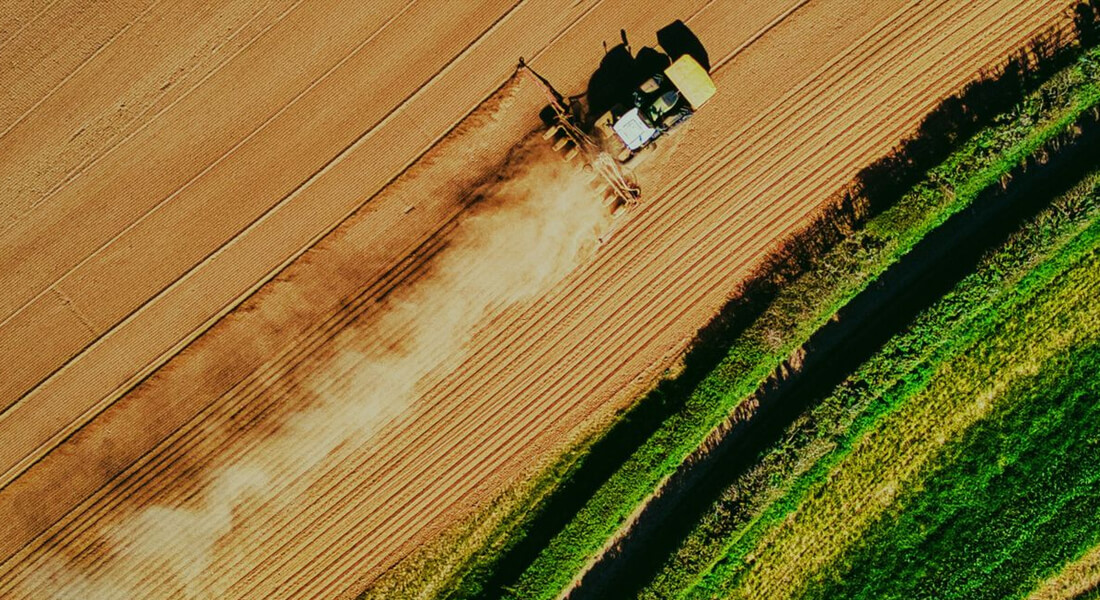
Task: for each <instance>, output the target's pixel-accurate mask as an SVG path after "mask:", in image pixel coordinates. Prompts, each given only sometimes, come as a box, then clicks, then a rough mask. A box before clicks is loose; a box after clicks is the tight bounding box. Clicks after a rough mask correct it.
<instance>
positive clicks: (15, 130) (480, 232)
mask: <svg viewBox="0 0 1100 600" xmlns="http://www.w3.org/2000/svg"><path fill="white" fill-rule="evenodd" d="M1067 7H1068V5H1067V3H1066V2H1064V1H1062V0H983V1H978V2H957V1H951V0H908V1H904V0H877V1H875V2H857V1H854V0H780V1H779V2H774V1H764V0H742V1H740V2H736V3H734V2H727V1H720V0H719V1H715V0H710V1H703V0H699V1H690V0H670V1H669V2H664V3H660V4H659V5H651V6H647V7H646V10H644V11H640V10H638V7H637V3H630V2H626V1H625V0H582V1H579V2H574V3H571V4H570V5H569V6H568V7H565V6H563V4H562V3H560V2H552V1H550V0H518V1H516V0H508V1H498V0H476V1H475V0H469V1H466V2H430V3H423V2H414V1H412V0H399V1H395V2H393V1H379V2H369V3H367V2H355V1H350V0H348V1H339V0H320V1H313V2H303V1H301V0H236V1H231V2H225V3H214V4H211V5H209V6H207V5H203V6H202V7H196V5H195V3H188V2H173V1H170V0H144V1H126V2H112V3H97V4H90V3H86V2H78V1H68V0H54V1H53V2H49V3H41V2H28V1H26V0H15V1H13V2H9V3H7V4H6V5H5V7H4V9H3V10H2V11H0V12H2V13H3V14H2V15H0V84H2V85H0V89H3V90H4V93H3V94H2V95H0V190H2V191H3V194H2V196H0V369H2V371H0V521H2V522H4V523H5V532H4V534H3V535H2V536H0V596H3V597H9V596H10V597H41V596H44V595H46V596H49V595H51V594H54V595H56V594H61V593H64V592H72V593H75V594H77V595H84V596H86V595H88V594H90V593H94V594H97V595H109V594H114V593H117V594H120V595H123V596H125V595H127V592H129V593H133V592H134V591H135V590H139V591H140V592H141V594H140V595H142V596H145V597H158V596H173V595H185V594H190V595H196V596H204V595H205V596H210V597H219V598H220V597H243V596H254V597H288V598H290V597H313V596H319V597H332V596H344V595H352V594H354V593H355V592H356V591H357V590H359V589H361V587H362V585H363V583H364V582H365V581H367V580H369V579H371V578H372V577H376V576H377V575H378V574H379V573H381V572H383V571H384V570H385V569H386V568H387V567H388V566H391V565H393V564H394V562H395V561H397V560H399V559H400V558H402V557H403V556H405V555H407V554H408V553H409V552H410V551H411V550H412V549H414V548H415V547H416V546H417V545H418V544H421V543H423V542H425V541H426V540H429V539H431V537H432V536H433V535H434V534H437V533H438V532H439V531H440V530H441V529H443V528H444V527H446V526H447V525H449V524H451V523H454V522H456V521H457V520H459V519H462V518H463V517H465V516H468V515H469V514H470V513H471V511H474V510H477V509H478V508H479V507H480V506H482V505H483V503H484V502H485V501H487V500H488V499H489V498H492V497H493V496H494V495H495V494H496V493H497V492H498V491H499V490H501V489H502V488H503V487H504V486H505V485H507V484H508V483H510V482H513V481H515V480H516V479H517V478H519V477H521V476H522V475H523V474H526V473H530V472H531V469H532V466H533V465H537V464H539V463H540V461H544V460H547V459H549V458H552V457H553V456H554V453H555V451H557V450H561V449H562V448H564V447H565V445H566V444H567V443H568V442H569V440H570V439H572V438H573V437H574V436H576V435H577V434H578V432H580V431H581V430H582V429H584V428H586V427H590V426H591V425H592V424H593V423H595V422H598V421H599V420H600V419H601V418H604V417H606V416H608V415H610V414H611V413H612V412H614V411H615V410H616V409H618V408H621V407H623V406H624V405H625V404H626V403H628V402H629V401H630V400H631V399H632V397H633V395H632V394H633V393H634V392H636V391H637V389H638V388H639V387H640V386H641V385H644V384H645V383H646V382H648V381H651V380H652V378H653V377H654V376H655V374H657V373H659V372H660V371H661V370H663V369H664V368H665V367H667V366H668V365H669V363H670V362H671V361H673V360H674V359H675V357H676V356H677V355H678V353H679V352H680V351H681V350H682V349H683V348H684V345H685V344H686V343H687V340H688V339H689V338H690V336H691V335H692V333H693V332H694V331H696V330H697V329H698V328H699V327H700V326H701V325H702V324H704V323H705V322H706V320H707V319H708V318H709V317H710V316H711V315H713V314H714V313H715V311H716V310H717V309H718V307H719V306H721V304H722V303H723V302H724V300H725V299H726V298H727V295H728V294H729V293H730V292H731V291H732V290H733V289H734V287H735V286H736V284H737V282H738V281H739V280H742V279H743V278H745V277H746V276H747V275H749V274H750V273H751V271H752V269H753V268H754V266H755V265H756V264H757V263H758V262H759V261H760V259H761V258H762V257H763V256H764V255H765V254H766V253H767V252H768V251H769V250H770V249H772V248H773V247H774V246H775V245H776V244H777V243H778V242H779V241H780V240H782V239H784V238H785V237H786V236H789V235H790V234H792V233H793V232H795V231H797V229H798V228H799V227H801V226H803V225H805V224H806V223H807V222H808V221H809V219H811V218H812V217H813V216H814V215H815V213H816V212H817V211H818V209H819V208H820V207H821V206H822V204H823V203H824V202H826V201H827V200H828V199H829V198H830V196H831V195H832V194H834V193H835V192H837V191H838V190H840V189H841V188H843V186H845V185H846V184H847V183H848V182H849V181H851V179H852V177H853V176H854V175H855V174H856V172H857V171H858V170H859V169H860V168H861V167H863V166H865V165H866V164H868V163H869V162H870V161H872V160H874V159H875V158H877V157H879V156H881V155H883V154H885V153H886V152H888V151H889V150H890V149H891V148H892V147H893V146H894V145H895V144H897V143H898V142H899V141H900V140H901V139H902V138H903V137H905V136H906V135H908V134H910V133H911V132H913V131H914V130H915V128H916V126H917V124H918V123H919V121H920V119H921V118H922V117H923V115H924V114H925V113H926V112H927V111H928V110H930V109H931V108H932V107H933V106H935V105H936V103H937V102H938V101H939V100H941V99H942V98H944V97H945V96H947V95H950V94H952V93H954V92H956V91H957V90H958V89H959V88H961V87H962V86H963V85H964V84H966V83H967V82H968V81H971V80H973V79H975V78H976V77H978V76H979V75H980V74H981V72H982V71H983V70H985V69H989V68H993V67H995V66H996V65H998V64H1000V63H1002V62H1003V61H1004V60H1005V58H1006V57H1007V56H1008V55H1009V54H1010V53H1011V52H1013V51H1015V50H1016V49H1018V48H1020V47H1022V46H1023V45H1025V44H1026V43H1027V42H1028V41H1029V40H1030V39H1031V38H1032V37H1033V36H1035V35H1037V34H1039V33H1041V32H1043V31H1045V30H1047V29H1049V28H1051V27H1055V28H1062V29H1068V28H1069V25H1070V23H1069V20H1068V18H1067V12H1066V9H1067ZM675 19H683V20H684V21H685V22H686V23H687V24H688V26H689V27H691V29H692V30H693V31H694V32H695V33H696V35H697V36H698V37H699V39H700V40H701V41H702V42H703V44H704V45H705V46H706V48H707V51H708V53H709V56H710V61H711V64H712V76H713V77H714V79H715V81H716V83H717V85H718V89H719V94H718V95H716V96H715V97H714V99H713V100H712V101H711V102H710V103H709V104H708V105H707V106H706V107H704V108H703V109H702V110H701V111H699V113H698V114H697V115H695V116H694V117H693V118H692V119H691V121H689V122H688V124H687V125H685V126H684V127H683V128H681V129H680V130H678V131H677V132H676V133H675V134H674V136H672V137H670V138H668V139H667V140H662V142H661V143H660V144H659V148H658V150H657V153H656V155H655V156H653V157H652V158H651V159H650V160H649V161H648V162H647V163H645V164H644V165H643V166H642V167H641V168H640V169H639V172H638V176H639V178H640V182H641V184H642V187H643V191H644V196H643V201H642V203H641V204H640V205H639V206H638V207H637V208H636V209H635V210H633V211H632V212H631V214H630V216H629V218H628V220H627V221H625V222H624V223H622V224H621V226H620V228H619V229H618V231H617V232H616V234H615V236H614V237H613V238H612V240H611V242H610V243H608V244H606V245H604V246H603V247H601V248H600V249H599V250H598V251H595V252H581V254H580V255H579V258H577V257H575V256H574V253H572V249H573V248H572V246H571V245H570V246H569V248H568V249H569V250H570V252H569V253H563V254H562V255H561V256H558V257H557V258H558V259H559V260H556V261H547V262H552V263H553V266H554V267H555V268H556V270H557V271H561V273H565V275H564V276H560V277H559V276H558V275H561V273H557V272H556V273H555V276H554V277H549V278H540V277H533V278H527V277H521V278H519V279H509V276H508V273H510V272H513V271H515V272H520V271H522V272H524V273H528V272H530V271H534V270H538V269H541V268H543V266H542V264H541V263H540V262H539V261H538V260H534V262H532V260H533V259H535V258H544V257H546V256H547V254H546V252H548V251H558V250H562V248H560V247H559V246H558V245H555V244H556V243H557V242H560V241H561V240H552V241H553V242H554V243H551V242H549V241H546V240H542V239H541V238H540V237H539V235H541V232H543V231H545V230H547V229H548V228H549V230H552V231H557V229H555V227H558V225H560V223H559V222H558V221H561V222H569V221H571V220H576V217H577V215H583V214H584V213H585V211H584V210H571V211H567V212H566V213H563V214H562V215H560V216H561V219H559V220H554V219H553V218H551V217H548V216H546V215H543V216H541V217H538V218H537V219H535V220H534V221H530V220H528V221H506V222H505V223H506V224H509V225H510V224H513V223H515V222H521V223H530V222H535V223H538V224H539V227H537V228H535V229H533V230H531V231H526V230H523V229H522V228H518V227H517V228H514V229H515V230H512V229H513V228H512V227H502V228H501V229H502V230H508V231H502V232H501V233H499V234H497V233H496V232H494V231H492V230H491V228H488V229H487V228H486V227H485V225H486V224H490V225H491V224H493V223H494V221H493V217H492V210H491V209H488V210H489V214H486V215H483V216H484V217H485V218H484V219H481V218H478V219H473V220H471V222H476V223H480V224H481V225H480V226H466V225H464V223H465V219H463V216H464V215H465V214H466V213H467V212H468V211H467V205H468V201H469V191H470V190H471V189H473V188H475V187H476V186H477V185H478V184H481V183H484V182H486V181H489V180H491V179H492V178H493V176H494V175H495V174H497V173H499V171H500V168H501V167H500V165H502V164H504V161H505V158H506V156H507V155H508V154H509V151H510V150H511V149H512V148H514V147H516V146H517V145H520V144H523V143H524V142H525V140H529V138H531V137H532V132H533V130H535V129H536V128H537V127H538V125H539V123H538V120H537V117H536V115H537V113H538V111H539V109H540V108H541V107H542V105H543V104H544V97H543V96H542V93H541V91H540V90H538V89H537V88H536V87H535V86H533V85H532V84H531V82H530V81H528V80H525V79H521V78H515V77H513V72H514V68H515V62H516V58H518V57H519V56H525V57H526V58H527V59H528V61H529V62H530V63H531V64H533V65H534V66H535V67H536V68H537V69H539V71H540V72H541V73H542V74H543V75H545V76H546V77H547V78H548V79H550V80H551V81H553V82H555V83H556V84H557V85H558V86H559V87H560V88H562V91H564V92H566V93H579V92H581V91H583V89H584V86H585V83H586V81H587V79H588V77H589V76H590V75H591V73H592V71H593V70H594V69H595V67H596V65H597V64H598V62H599V60H600V58H601V55H602V49H601V43H602V42H604V41H607V42H609V43H616V42H617V41H618V39H619V29H620V28H623V29H626V30H627V32H628V33H629V34H630V36H631V42H632V44H633V45H634V46H635V49H637V48H639V47H641V46H642V45H648V44H652V43H653V42H654V40H653V39H652V32H654V31H656V30H657V29H659V28H661V27H663V26H665V25H667V24H668V23H670V22H671V21H673V20H675ZM557 168H558V167H555V169H557ZM526 176H527V175H525V174H524V172H523V171H522V170H520V171H517V174H516V178H518V179H523V177H526ZM561 177H562V178H564V179H562V180H563V181H566V182H567V183H568V182H570V181H571V180H572V179H571V178H572V176H571V175H568V174H566V175H562V176H561ZM493 189H494V190H497V188H493ZM497 191H499V192H500V193H499V194H497V195H503V196H504V197H505V198H507V197H512V196H514V195H515V194H514V193H513V192H514V191H515V190H511V191H509V190H508V189H507V188H504V189H503V190H497ZM494 193H496V192H494ZM507 210H508V209H507V208H500V210H499V211H498V212H500V213H501V214H509V213H508V212H507ZM518 218H519V217H517V219H518ZM562 227H565V228H566V229H568V227H569V226H568V225H563V226H562ZM583 229H584V227H583V224H580V225H576V227H575V228H574V230H575V231H580V230H583ZM574 230H563V231H562V232H561V235H560V236H559V237H561V238H563V239H564V238H567V237H570V235H572V233H575V231H574ZM570 239H572V238H570ZM486 240H488V241H486ZM493 240H495V241H493ZM544 242H545V245H544V244H543V243H544ZM456 253H457V256H459V257H460V258H456ZM566 254H568V256H566ZM498 267H499V268H498ZM501 273H503V274H501ZM498 275H499V277H498ZM517 289H518V290H519V291H518V292H517ZM437 296H438V297H443V298H445V299H437ZM451 298H457V300H447V299H451ZM410 306H411V307H412V308H408V307H410ZM452 313H455V314H452ZM451 338H455V339H451ZM378 356H389V357H392V356H400V357H402V359H401V361H399V362H397V363H393V364H391V363H389V362H386V361H380V360H378V359H377V357H378ZM387 360H388V359H387ZM400 375H407V376H408V377H406V378H402V377H401V376H400ZM406 379H409V380H406ZM414 384H416V385H415V389H414ZM403 386H404V387H403ZM367 388H370V389H375V388H377V389H380V390H385V391H386V393H387V394H388V396H387V397H394V398H396V397H401V398H406V397H407V401H406V402H396V401H395V403H394V404H393V405H386V404H385V402H382V403H381V404H379V403H378V402H374V401H373V400H372V401H371V402H367V401H366V400H365V398H366V396H364V394H363V392H362V390H363V389H367ZM379 393H381V392H379ZM326 399H331V400H326ZM330 405H336V406H337V408H339V407H341V406H344V405H351V406H355V407H360V408H362V411H361V412H360V413H356V414H354V415H348V414H346V412H340V411H339V410H335V411H334V410H329V409H330V408H332V406H330ZM318 407H320V408H318ZM302 411H305V412H302ZM366 412H369V413H370V414H364V413H366ZM295 415H296V416H295ZM310 419H313V421H316V420H320V421H322V422H320V423H314V422H313V421H311V420H310ZM345 419H346V420H345ZM365 424H367V425H369V426H366V425H365ZM288 430H289V431H290V433H288ZM314 442H315V443H314ZM242 465H243V467H242Z"/></svg>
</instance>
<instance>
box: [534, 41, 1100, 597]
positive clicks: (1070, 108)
mask: <svg viewBox="0 0 1100 600" xmlns="http://www.w3.org/2000/svg"><path fill="white" fill-rule="evenodd" d="M1097 56H1098V53H1097V52H1096V51H1092V52H1090V53H1089V54H1088V55H1087V56H1086V57H1085V58H1083V59H1082V60H1081V61H1079V62H1078V63H1077V64H1075V65H1074V66H1072V67H1070V68H1068V69H1066V70H1064V71H1062V72H1060V73H1059V74H1057V75H1056V76H1054V77H1053V78H1052V79H1051V80H1050V82H1048V84H1046V85H1045V86H1044V87H1043V88H1042V89H1041V90H1040V92H1038V93H1036V94H1032V95H1031V96H1029V97H1028V98H1026V99H1025V100H1024V101H1023V102H1021V104H1020V105H1019V106H1018V107H1017V108H1016V109H1015V110H1014V111H1012V113H1011V114H1009V115H1006V116H1005V117H1004V118H1002V119H999V120H998V122H997V123H996V124H994V125H993V126H991V127H989V128H987V129H985V130H983V131H982V132H981V133H980V134H979V135H977V136H976V137H975V138H973V139H971V140H969V141H968V142H966V143H965V144H963V145H962V146H961V147H960V148H959V150H958V151H956V152H955V153H954V154H952V156H951V158H950V159H949V160H948V161H946V162H945V163H944V164H943V165H941V166H940V167H938V168H936V169H934V170H933V171H932V172H931V173H929V176H928V177H927V179H926V180H925V181H924V182H922V183H921V184H920V185H918V186H917V187H916V188H915V189H914V190H913V192H912V193H910V194H909V195H907V196H906V197H905V198H904V199H903V200H902V201H901V202H899V203H898V204H897V205H896V206H894V207H892V208H891V209H889V210H887V211H885V212H884V213H882V214H881V215H878V216H876V217H874V218H872V219H871V220H870V221H869V222H868V223H867V226H866V227H865V228H864V229H861V230H859V231H857V232H855V233H854V234H853V235H851V236H849V237H848V238H847V239H846V240H845V241H844V242H842V243H841V244H840V245H839V246H838V247H837V248H836V249H835V250H834V251H832V252H830V253H829V254H828V255H827V256H825V257H823V258H822V260H821V261H820V263H819V265H820V267H819V268H817V269H815V270H812V271H811V272H809V273H808V274H806V276H804V277H802V278H800V279H798V280H797V281H795V282H793V283H792V284H791V285H789V286H787V287H786V288H785V289H784V290H783V292H782V293H781V294H780V295H779V296H778V297H777V298H776V300H775V301H774V302H773V303H772V304H771V306H770V307H769V308H768V309H767V310H766V312H765V313H764V314H763V315H762V316H761V317H760V319H759V320H758V321H757V322H756V323H755V324H754V325H753V326H751V327H750V328H749V329H748V330H746V331H745V332H744V334H742V335H741V336H739V337H738V338H737V339H735V340H734V341H733V343H732V346H731V349H730V352H729V355H728V357H727V358H726V359H725V360H724V361H722V363H721V364H720V365H719V366H718V367H717V368H716V369H715V370H714V372H713V373H712V374H711V375H710V376H709V377H707V378H706V380H705V381H703V383H702V384H701V385H700V386H699V387H698V388H697V389H696V390H695V392H694V393H693V394H692V395H691V396H690V398H689V399H688V400H687V402H686V404H685V406H684V407H683V409H682V410H681V411H679V412H678V413H676V414H673V415H672V416H671V417H670V418H668V419H667V421H666V422H665V423H664V424H663V425H662V426H661V427H660V428H659V429H658V430H657V431H656V433H655V434H654V435H653V436H651V437H650V439H649V440H647V442H646V443H644V444H643V445H642V446H641V447H639V448H638V449H637V451H636V452H635V453H634V454H633V455H632V456H631V458H630V459H629V460H628V461H627V462H626V463H625V464H624V465H623V466H622V467H621V468H620V469H619V470H618V471H617V472H616V473H614V474H613V475H612V476H611V477H610V478H609V479H608V481H607V482H606V483H605V484H604V485H603V486H602V487H601V488H600V489H599V490H598V491H597V492H596V494H595V495H594V496H593V497H592V498H591V499H590V501H589V502H588V503H587V504H586V505H585V506H584V507H583V508H582V509H581V510H580V511H579V512H578V513H577V515H576V516H575V517H574V518H573V519H572V520H571V521H570V522H569V523H568V524H567V525H566V527H565V528H564V529H563V530H562V531H561V532H560V533H559V534H558V535H557V536H555V537H554V538H553V539H552V540H551V542H550V543H549V545H548V546H547V547H546V548H545V549H544V550H543V551H542V553H541V554H540V555H539V556H538V558H536V560H535V561H534V562H533V563H532V564H531V565H530V567H529V568H528V569H527V570H526V571H525V572H524V573H523V574H522V575H521V577H520V579H519V580H518V581H517V582H516V584H515V585H514V586H512V590H513V593H514V595H515V596H516V597H520V598H525V599H526V598H550V597H553V596H555V595H557V594H558V593H559V592H560V591H561V590H562V589H563V588H564V587H566V586H567V585H568V584H569V582H570V581H571V579H572V578H573V576H574V575H575V574H576V573H577V572H578V571H579V569H580V568H581V567H582V566H583V565H584V563H585V562H586V561H587V560H588V559H589V558H590V557H592V556H593V555H594V554H596V553H597V552H598V551H599V549H600V548H601V547H602V546H603V545H604V543H605V542H606V541H607V540H608V539H609V538H610V537H611V536H612V535H613V534H614V533H615V532H616V530H617V529H618V528H619V526H620V525H621V524H622V523H623V522H624V521H625V519H626V517H627V515H629V514H630V513H631V512H632V511H634V510H635V509H636V508H637V506H638V505H639V504H640V503H642V502H644V501H645V500H646V499H647V497H648V496H649V495H650V494H651V493H652V492H653V490H654V489H655V488H656V487H657V486H658V485H659V483H660V481H661V480H662V479H663V478H665V477H667V476H668V475H669V474H671V473H672V472H674V471H675V470H676V468H677V467H678V466H679V465H680V464H681V462H682V461H683V460H684V459H685V458H686V457H687V456H688V455H689V454H690V453H692V452H693V451H695V450H696V448H698V447H699V445H700V444H701V443H702V442H703V441H704V440H705V438H706V437H707V436H708V435H709V434H710V432H711V431H712V430H713V429H714V428H715V427H716V426H717V425H719V424H720V423H721V422H723V421H724V420H725V419H726V418H727V417H728V415H729V414H730V413H731V412H732V410H733V409H734V408H735V407H736V406H737V405H738V404H739V403H740V402H741V401H742V399H744V398H746V397H747V396H749V395H750V394H751V393H752V392H753V391H755V390H756V389H757V387H758V386H759V385H760V384H761V382H763V381H764V380H765V379H766V378H767V377H768V376H769V375H770V374H771V373H772V372H773V371H774V369H775V368H776V367H777V366H779V365H780V364H781V363H782V362H783V361H784V360H785V359H786V358H787V357H789V356H790V354H791V353H792V352H793V351H794V350H795V349H796V348H797V347H798V346H799V345H801V344H802V343H804V342H805V341H806V340H807V339H808V338H809V337H810V335H812V333H813V332H815V331H816V330H817V329H819V328H820V327H821V326H822V325H823V324H825V323H826V322H827V321H828V319H829V318H831V317H832V316H833V315H834V314H835V313H836V312H837V310H838V309H839V308H840V307H842V306H844V305H845V304H846V303H847V302H848V301H849V300H850V299H851V298H853V297H854V296H855V295H856V294H858V293H859V292H860V291H862V290H863V289H865V288H866V286H867V285H869V284H870V283H871V282H872V281H874V279H875V278H876V277H877V276H878V275H879V274H881V273H882V272H883V271H884V270H885V269H886V268H887V267H889V266H890V265H891V264H893V263H894V262H896V261H897V260H898V259H899V258H900V257H901V256H903V255H905V254H906V253H907V252H908V251H909V250H910V249H911V248H912V247H913V246H914V245H915V244H916V243H917V242H919V241H920V240H921V239H922V238H923V237H924V236H925V235H927V233H928V232H930V231H932V230H933V229H935V228H936V227H937V226H939V225H940V224H942V223H943V222H944V221H946V220H947V219H948V218H949V217H950V216H951V215H953V214H955V213H957V212H958V211H960V210H962V209H963V208H965V207H966V206H968V205H969V204H970V202H972V201H973V200H974V198H975V197H976V196H977V195H978V194H979V193H980V192H981V191H982V190H984V189H986V188H988V187H990V186H991V185H995V184H997V183H998V182H1000V181H1001V179H1002V178H1003V177H1004V176H1005V175H1006V174H1007V173H1008V172H1010V171H1011V170H1012V169H1013V168H1014V167H1015V166H1016V165H1017V164H1019V162H1020V161H1021V160H1023V159H1024V158H1026V157H1028V156H1031V155H1032V154H1034V153H1035V152H1036V151H1038V150H1039V149H1040V148H1042V147H1043V146H1044V144H1046V143H1048V142H1049V141H1050V140H1052V139H1054V138H1056V137H1057V136H1059V135H1062V134H1063V133H1064V132H1066V131H1067V130H1068V129H1069V128H1070V127H1071V126H1072V125H1073V123H1074V122H1075V121H1076V120H1077V119H1078V118H1079V117H1080V115H1081V114H1083V113H1084V112H1085V111H1087V110H1089V109H1091V108H1092V107H1095V106H1096V105H1097V104H1098V102H1100V86H1098V85H1097V72H1098V67H1097Z"/></svg>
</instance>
